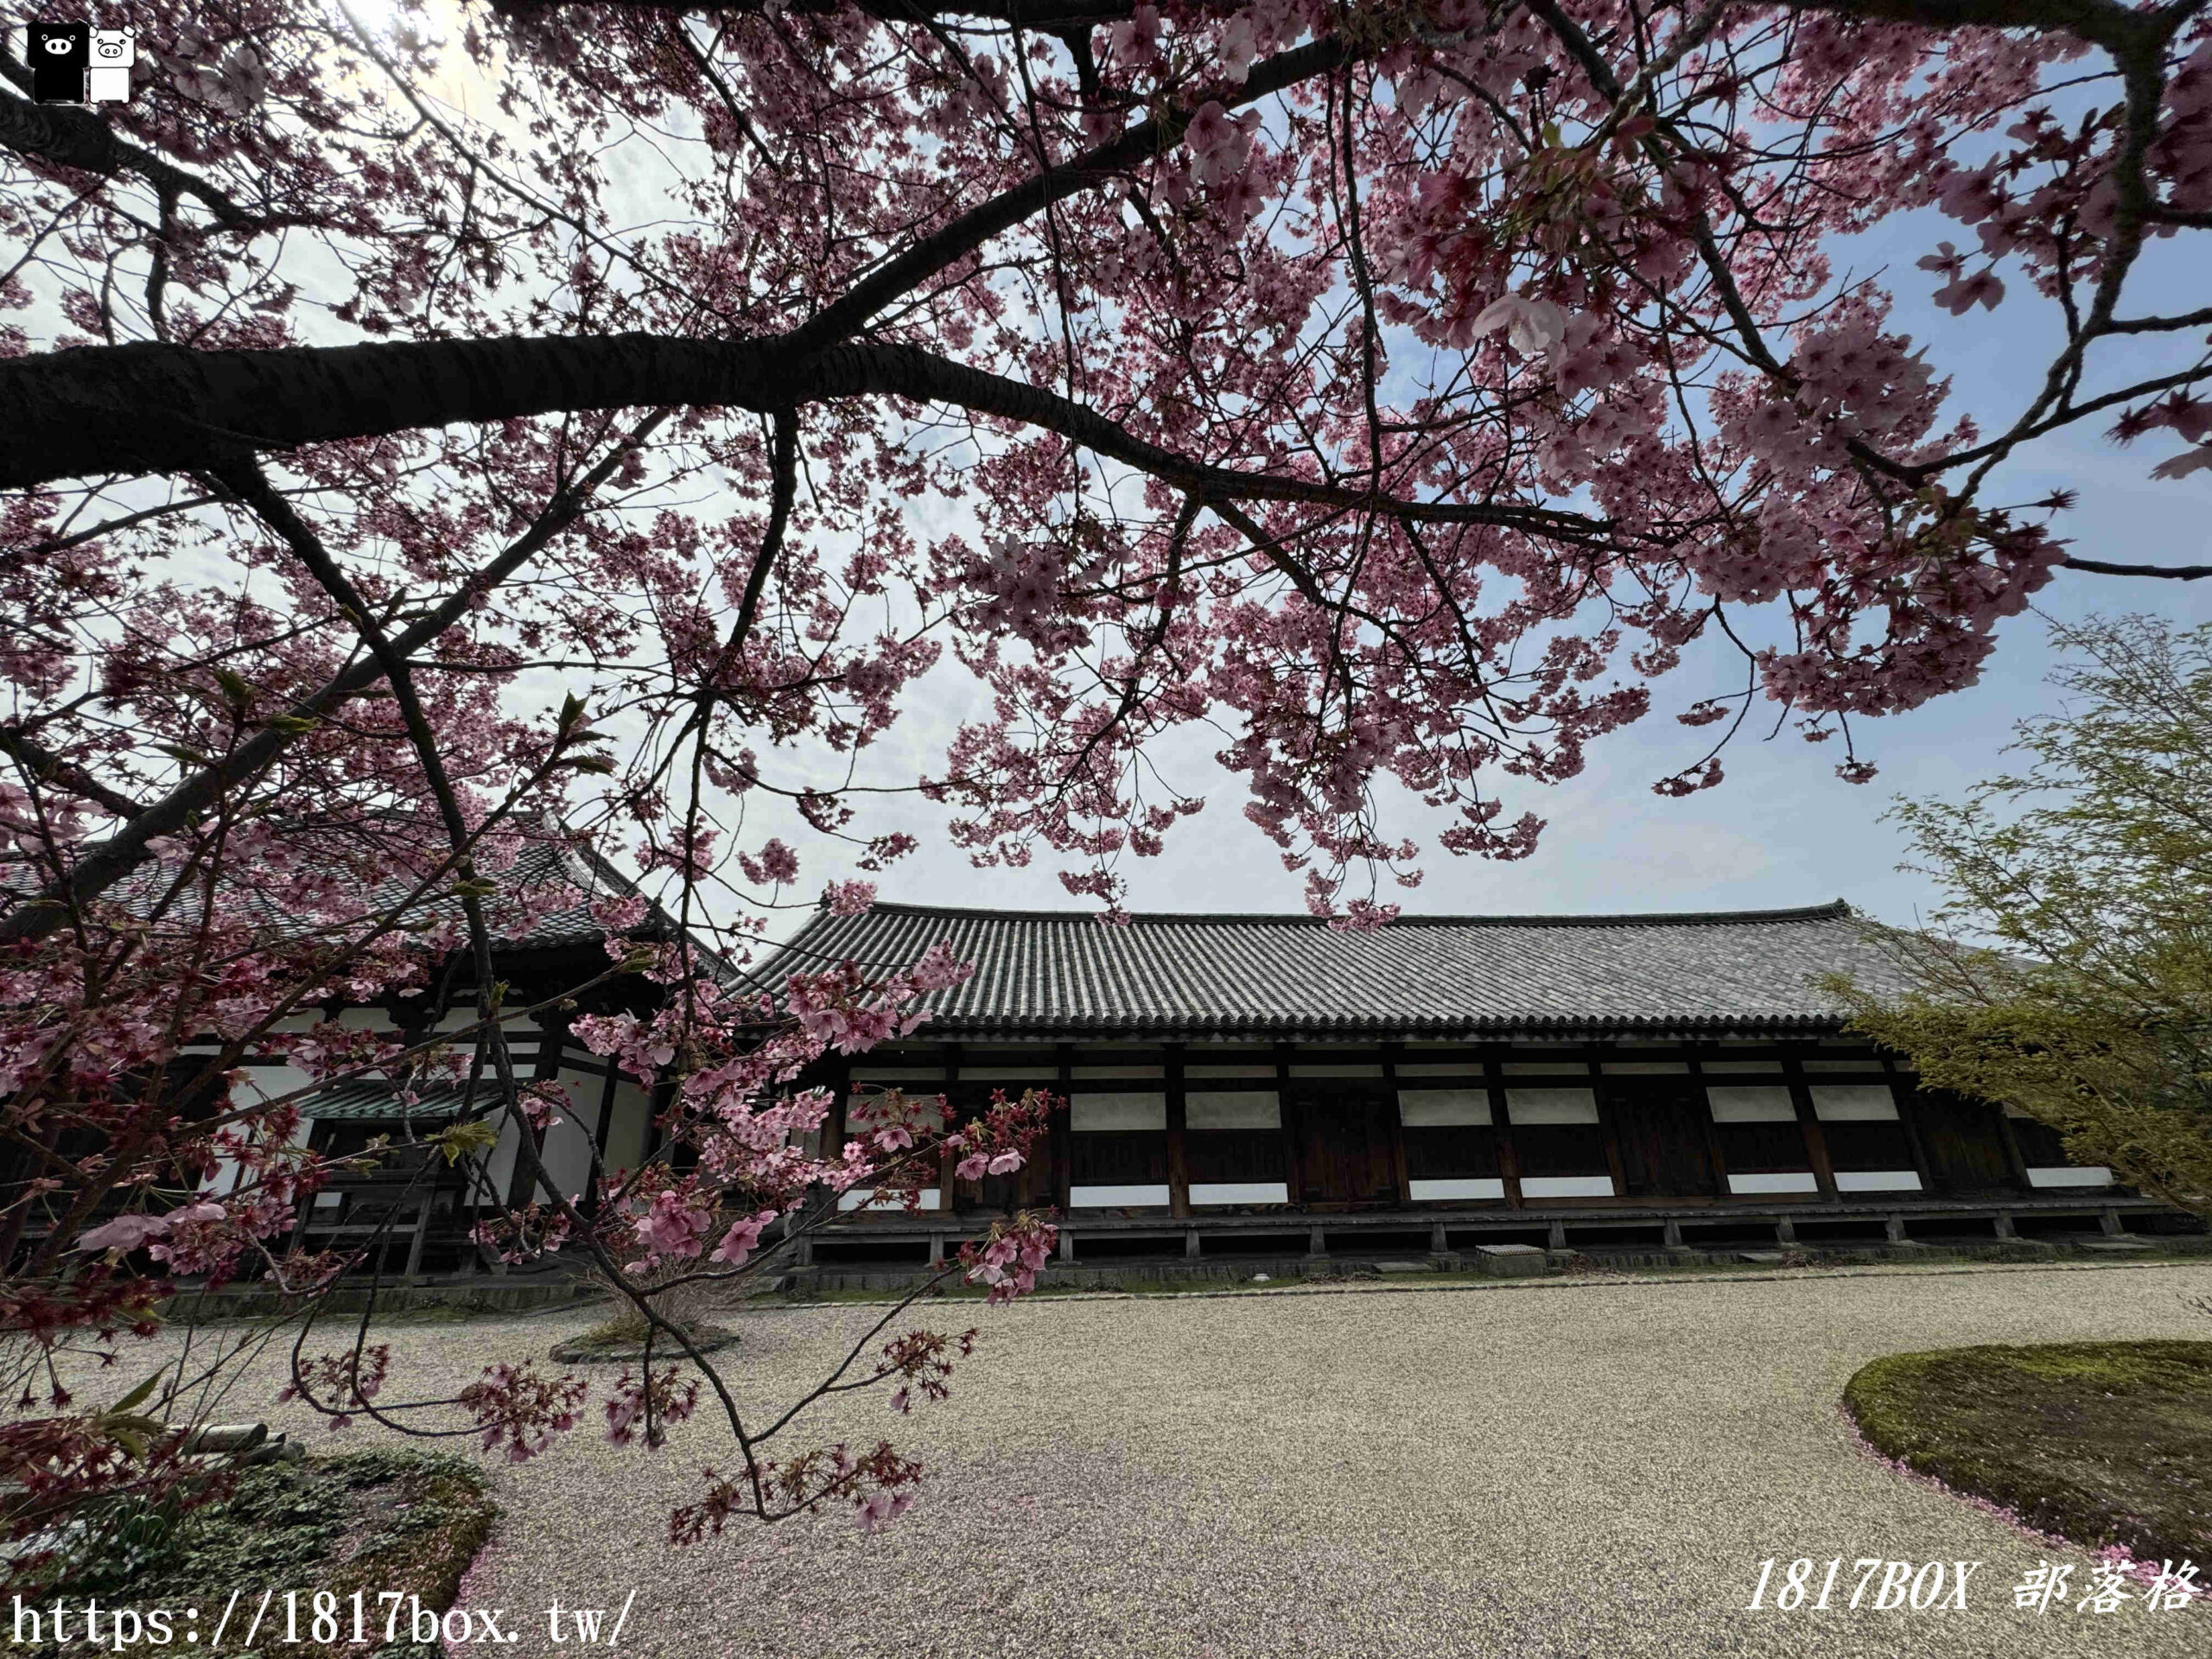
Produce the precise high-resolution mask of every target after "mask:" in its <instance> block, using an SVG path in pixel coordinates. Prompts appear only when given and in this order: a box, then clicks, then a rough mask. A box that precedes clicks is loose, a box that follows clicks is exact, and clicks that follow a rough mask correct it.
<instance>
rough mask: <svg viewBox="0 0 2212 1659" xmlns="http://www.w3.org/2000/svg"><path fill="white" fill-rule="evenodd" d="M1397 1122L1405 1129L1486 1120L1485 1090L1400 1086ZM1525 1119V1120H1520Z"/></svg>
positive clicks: (1487, 1110)
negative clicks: (1404, 1087) (1405, 1087)
mask: <svg viewBox="0 0 2212 1659" xmlns="http://www.w3.org/2000/svg"><path fill="white" fill-rule="evenodd" d="M1398 1117H1399V1121H1400V1122H1402V1123H1404V1125H1405V1126H1406V1127H1407V1128H1409V1129H1437V1128H1462V1127H1465V1126H1466V1125H1468V1124H1476V1123H1487V1122H1490V1090H1487V1089H1401V1090H1398ZM1522 1121H1523V1122H1526V1121H1527V1120H1525V1119H1524V1120H1522Z"/></svg>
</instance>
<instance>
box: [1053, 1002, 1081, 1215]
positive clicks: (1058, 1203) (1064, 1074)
mask: <svg viewBox="0 0 2212 1659" xmlns="http://www.w3.org/2000/svg"><path fill="white" fill-rule="evenodd" d="M1054 1053H1055V1055H1056V1056H1057V1058H1058V1062H1059V1085H1060V1103H1059V1104H1058V1105H1057V1106H1055V1107H1053V1108H1052V1143H1051V1144H1052V1204H1053V1207H1054V1208H1056V1209H1058V1211H1059V1212H1060V1213H1061V1215H1063V1216H1065V1215H1066V1214H1067V1211H1068V1201H1069V1195H1070V1189H1071V1188H1072V1187H1073V1186H1074V1185H1075V1140H1074V1135H1075V1124H1074V1109H1073V1105H1072V1096H1073V1095H1074V1092H1075V1048H1074V1046H1073V1045H1072V1044H1069V1043H1062V1044H1060V1045H1058V1047H1057V1048H1056V1049H1055V1050H1054ZM1061 1243H1062V1244H1063V1246H1065V1245H1066V1244H1067V1240H1066V1239H1065V1237H1064V1238H1063V1239H1062V1241H1061ZM1068 1253H1069V1252H1068V1250H1067V1249H1063V1250H1062V1254H1063V1255H1066V1254H1068Z"/></svg>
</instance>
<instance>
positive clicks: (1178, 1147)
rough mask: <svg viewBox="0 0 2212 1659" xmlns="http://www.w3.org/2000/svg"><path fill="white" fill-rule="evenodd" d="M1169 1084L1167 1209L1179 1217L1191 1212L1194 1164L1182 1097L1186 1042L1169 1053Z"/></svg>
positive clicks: (1177, 1044)
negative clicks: (1187, 1143)
mask: <svg viewBox="0 0 2212 1659" xmlns="http://www.w3.org/2000/svg"><path fill="white" fill-rule="evenodd" d="M1166 1088H1167V1213H1168V1214H1169V1215H1171V1216H1173V1217H1177V1218H1178V1219H1182V1218H1185V1217H1188V1216H1189V1215H1190V1213H1191V1166H1190V1160H1189V1159H1188V1158H1187V1156H1186V1155H1185V1148H1184V1143H1183V1136H1184V1135H1185V1131H1186V1130H1187V1128H1188V1120H1187V1118H1186V1116H1185V1111H1184V1101H1183V1046H1182V1044H1180V1043H1171V1044H1169V1045H1168V1046H1167V1055H1166Z"/></svg>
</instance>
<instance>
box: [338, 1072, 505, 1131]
mask: <svg viewBox="0 0 2212 1659" xmlns="http://www.w3.org/2000/svg"><path fill="white" fill-rule="evenodd" d="M466 1094H467V1089H466V1087H465V1086H464V1085H463V1084H458V1083H426V1084H423V1085H422V1086H421V1087H420V1088H418V1089H416V1091H415V1096H416V1099H415V1103H414V1104H413V1105H411V1106H407V1105H403V1104H401V1103H400V1099H399V1087H398V1085H397V1084H391V1083H386V1082H384V1081H382V1080H380V1079H378V1078H374V1077H357V1078H355V1079H354V1080H353V1081H352V1082H350V1083H334V1084H331V1085H330V1087H328V1088H327V1089H323V1090H318V1091H317V1092H315V1094H312V1095H309V1096H308V1097H307V1098H306V1099H304V1100H302V1102H301V1103H300V1116H302V1117H316V1118H321V1117H341V1118H353V1119H357V1120H366V1121H368V1122H377V1123H383V1122H393V1123H396V1122H398V1121H399V1120H400V1119H402V1118H408V1119H410V1120H412V1121H413V1122H417V1123H423V1122H431V1123H442V1122H445V1121H446V1120H447V1119H448V1118H454V1117H458V1116H461V1107H462V1105H463V1104H464V1103H465V1102H464V1100H463V1096H465V1095H466ZM498 1098H499V1087H498V1085H497V1084H491V1083H487V1084H483V1085H481V1086H480V1087H479V1088H478V1090H477V1091H476V1096H475V1100H476V1105H477V1108H478V1109H479V1110H481V1109H483V1108H484V1107H485V1105H486V1103H490V1102H492V1101H495V1100H497V1099H498Z"/></svg>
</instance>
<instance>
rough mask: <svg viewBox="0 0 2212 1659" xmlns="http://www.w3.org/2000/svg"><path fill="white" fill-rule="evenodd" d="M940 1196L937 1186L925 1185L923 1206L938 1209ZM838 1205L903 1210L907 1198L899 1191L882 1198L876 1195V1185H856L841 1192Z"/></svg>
mask: <svg viewBox="0 0 2212 1659" xmlns="http://www.w3.org/2000/svg"><path fill="white" fill-rule="evenodd" d="M921 1205H922V1208H923V1209H925V1210H934V1209H936V1208H937V1205H938V1189H937V1188H935V1187H933V1186H925V1187H924V1188H923V1189H922V1193H921ZM837 1207H838V1208H839V1209H840V1210H903V1209H905V1208H906V1198H904V1197H903V1196H902V1195H900V1194H898V1193H886V1194H885V1195H884V1196H883V1197H882V1198H877V1197H876V1196H875V1189H874V1187H872V1186H856V1187H854V1188H853V1189H852V1190H851V1191H850V1192H841V1193H839V1194H838V1195H837Z"/></svg>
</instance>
